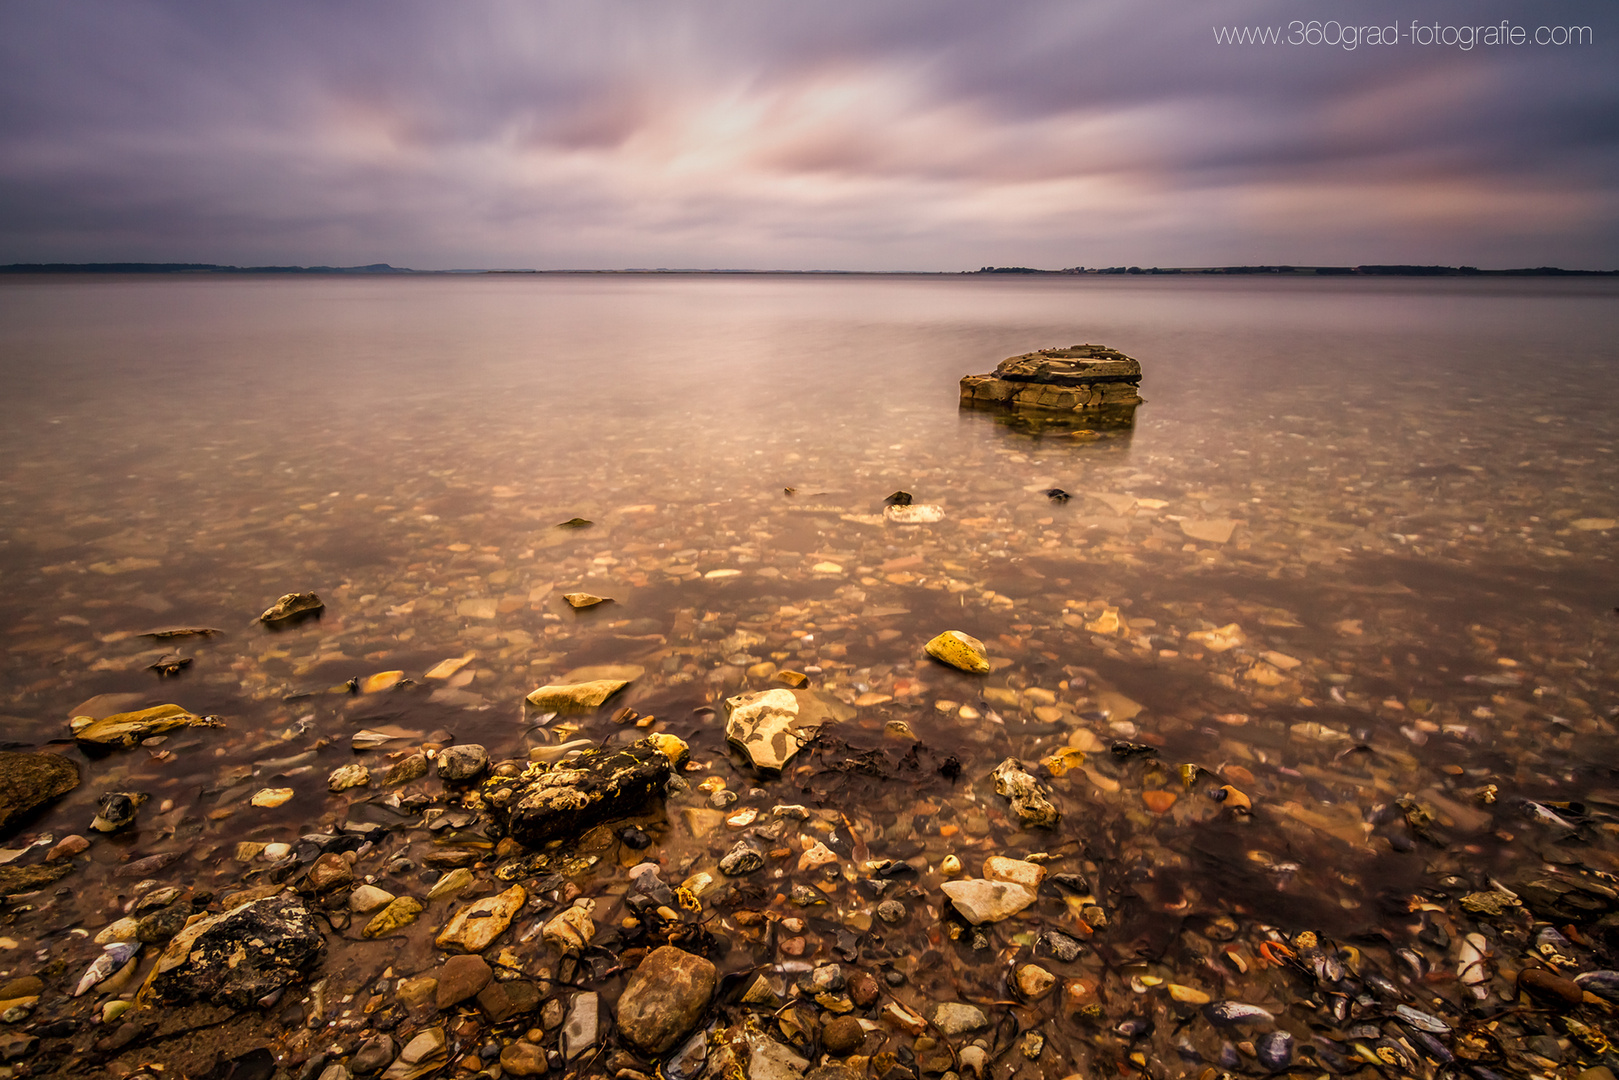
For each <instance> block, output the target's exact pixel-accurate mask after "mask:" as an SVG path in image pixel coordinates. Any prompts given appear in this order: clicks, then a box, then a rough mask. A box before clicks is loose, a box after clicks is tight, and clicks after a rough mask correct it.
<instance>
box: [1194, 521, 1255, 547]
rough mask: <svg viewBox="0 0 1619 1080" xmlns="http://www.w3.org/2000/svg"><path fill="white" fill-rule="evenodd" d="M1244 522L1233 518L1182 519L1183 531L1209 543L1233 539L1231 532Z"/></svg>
mask: <svg viewBox="0 0 1619 1080" xmlns="http://www.w3.org/2000/svg"><path fill="white" fill-rule="evenodd" d="M1240 524H1242V523H1241V522H1240V521H1236V520H1234V519H1232V518H1201V519H1193V518H1185V519H1183V520H1182V521H1181V532H1182V533H1184V534H1185V535H1186V536H1187V537H1188V538H1190V539H1192V540H1202V541H1203V542H1204V543H1208V544H1224V543H1227V542H1228V541H1229V540H1230V539H1231V534H1232V533H1233V532H1234V531H1236V528H1237V526H1238V525H1240Z"/></svg>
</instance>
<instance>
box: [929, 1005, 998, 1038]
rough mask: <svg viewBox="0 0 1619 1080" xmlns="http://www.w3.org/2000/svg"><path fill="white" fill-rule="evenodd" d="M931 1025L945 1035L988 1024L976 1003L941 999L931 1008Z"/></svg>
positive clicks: (971, 1029)
mask: <svg viewBox="0 0 1619 1080" xmlns="http://www.w3.org/2000/svg"><path fill="white" fill-rule="evenodd" d="M933 1025H934V1026H935V1027H937V1028H938V1029H939V1030H940V1031H942V1032H944V1034H946V1035H960V1034H962V1033H963V1032H967V1031H975V1030H977V1029H978V1028H981V1027H988V1026H989V1017H987V1016H985V1015H984V1012H983V1010H982V1009H980V1008H978V1007H977V1006H976V1005H963V1004H961V1003H960V1002H956V1001H942V1002H940V1003H939V1005H938V1007H936V1008H935V1009H934V1010H933Z"/></svg>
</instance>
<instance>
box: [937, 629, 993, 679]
mask: <svg viewBox="0 0 1619 1080" xmlns="http://www.w3.org/2000/svg"><path fill="white" fill-rule="evenodd" d="M926 651H927V654H928V655H929V656H931V657H933V658H934V659H935V660H938V661H940V662H941V663H945V664H949V665H950V666H951V667H953V668H960V669H961V670H962V671H970V672H972V673H974V674H977V675H982V674H985V673H987V672H988V671H989V656H988V655H987V654H986V653H985V651H984V643H983V642H982V641H979V640H978V639H977V638H975V637H973V636H972V635H971V634H964V633H962V632H961V631H960V630H946V631H945V632H944V633H942V634H940V635H939V636H938V637H936V638H934V639H933V640H932V641H930V642H928V643H927V646H926Z"/></svg>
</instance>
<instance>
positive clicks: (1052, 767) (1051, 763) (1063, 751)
mask: <svg viewBox="0 0 1619 1080" xmlns="http://www.w3.org/2000/svg"><path fill="white" fill-rule="evenodd" d="M1040 764H1042V765H1044V766H1045V767H1046V771H1047V772H1049V773H1050V774H1051V775H1052V776H1067V775H1068V774H1069V773H1070V772H1072V771H1073V770H1074V769H1079V768H1083V767H1084V765H1085V751H1083V750H1077V749H1075V748H1074V747H1072V746H1064V747H1060V748H1058V750H1057V751H1056V752H1055V753H1053V754H1052V755H1051V756H1050V757H1046V758H1042V759H1041V761H1040Z"/></svg>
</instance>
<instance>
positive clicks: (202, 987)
mask: <svg viewBox="0 0 1619 1080" xmlns="http://www.w3.org/2000/svg"><path fill="white" fill-rule="evenodd" d="M325 952H326V939H325V937H324V936H322V934H321V932H320V929H319V927H318V926H317V925H316V923H315V918H314V916H313V914H311V913H310V911H309V909H308V908H306V907H305V906H304V903H303V901H302V900H301V899H299V898H298V897H297V896H296V895H294V894H290V893H283V894H281V895H279V896H272V897H265V898H262V899H258V900H250V901H248V902H247V903H245V904H241V905H239V906H237V907H234V908H231V909H230V910H229V911H226V912H224V913H222V914H219V915H211V916H205V917H201V918H196V919H193V920H192V921H191V922H190V923H189V924H188V925H187V926H186V927H185V929H183V930H181V931H180V932H179V933H178V934H176V935H175V937H174V940H173V941H171V942H169V945H168V947H167V948H166V949H164V950H163V954H162V955H161V956H159V957H158V959H157V963H156V965H154V967H153V969H152V973H151V975H149V976H148V977H147V980H146V984H145V986H143V987H142V988H141V991H140V995H139V996H138V998H137V1004H151V1003H161V1004H177V1003H186V1002H192V1001H200V1002H203V1003H206V1004H212V1005H233V1006H235V1007H236V1008H241V1009H245V1008H248V1007H250V1006H252V1005H254V1004H255V1003H256V1002H257V1001H258V1000H259V999H260V998H263V997H265V996H266V995H268V994H271V993H274V992H275V991H277V990H280V989H282V988H284V987H286V986H290V985H291V984H293V983H295V982H298V981H299V980H300V979H302V978H303V976H304V975H305V973H307V972H308V971H309V970H310V969H311V968H313V967H314V966H315V965H316V964H318V963H319V962H320V960H321V957H322V956H323V955H324V954H325Z"/></svg>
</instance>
